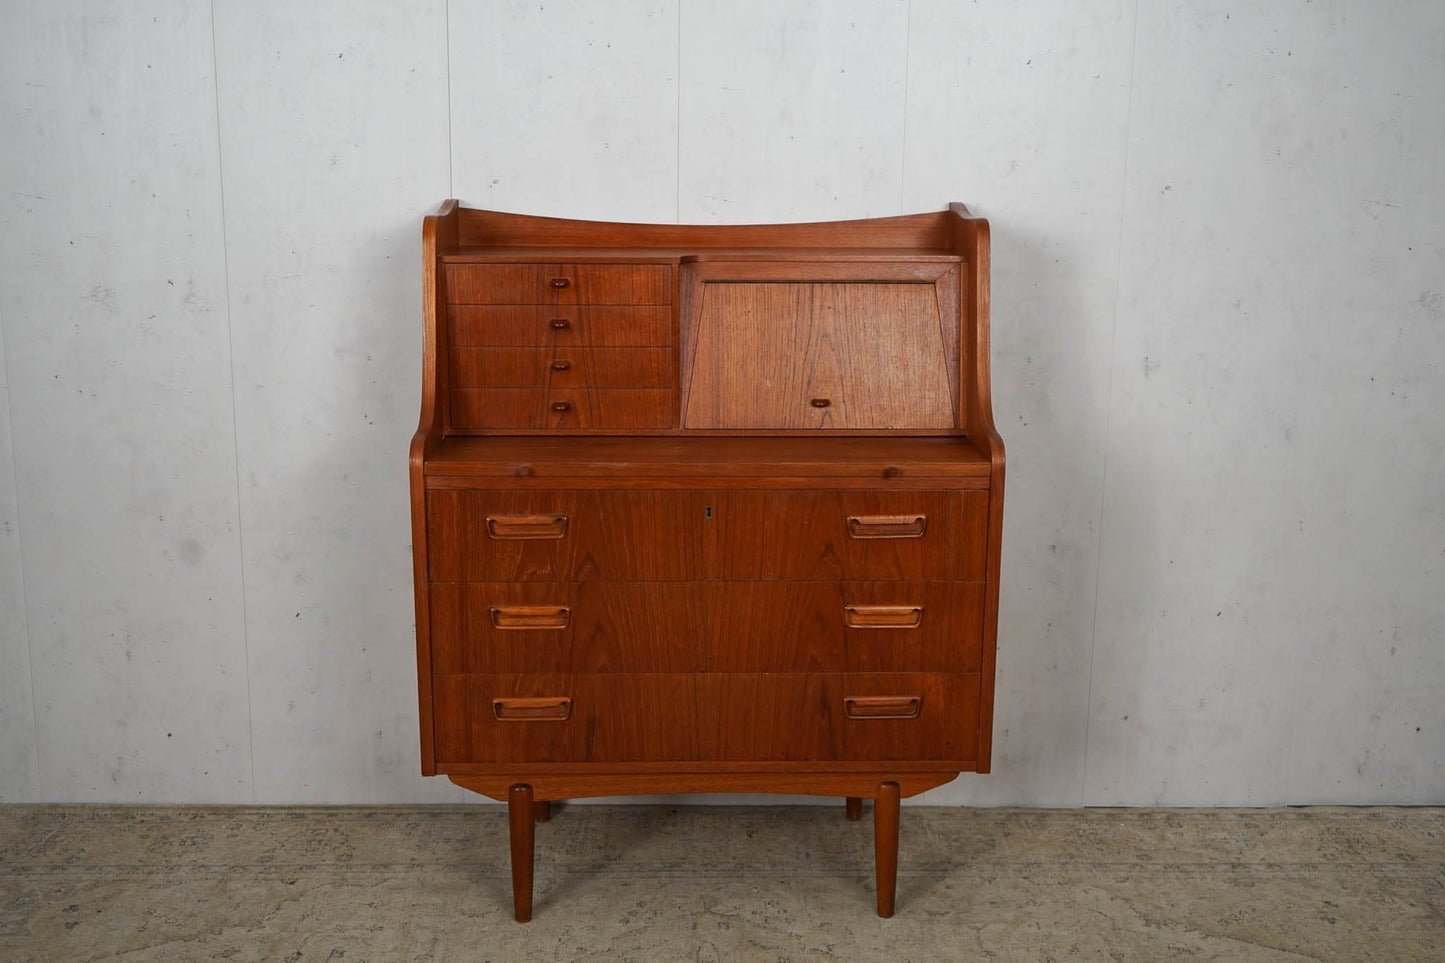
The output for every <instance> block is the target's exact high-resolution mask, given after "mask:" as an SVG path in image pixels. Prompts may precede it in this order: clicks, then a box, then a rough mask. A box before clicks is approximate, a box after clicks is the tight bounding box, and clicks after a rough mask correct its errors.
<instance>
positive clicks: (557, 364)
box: [552, 361, 572, 371]
mask: <svg viewBox="0 0 1445 963" xmlns="http://www.w3.org/2000/svg"><path fill="white" fill-rule="evenodd" d="M571 367H572V362H570V361H553V362H552V370H553V371H566V370H568V369H570V368H571Z"/></svg>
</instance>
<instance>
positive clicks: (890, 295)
mask: <svg viewBox="0 0 1445 963" xmlns="http://www.w3.org/2000/svg"><path fill="white" fill-rule="evenodd" d="M693 310H695V311H696V312H697V316H696V319H695V322H694V323H695V328H696V330H695V333H694V334H693V337H694V338H695V347H694V348H692V349H691V350H690V351H689V356H690V361H691V366H692V367H691V378H690V382H689V383H690V388H689V390H688V394H687V399H686V411H685V414H684V419H683V425H684V427H687V428H835V429H848V428H939V429H949V428H952V427H954V422H955V419H954V409H955V405H954V400H953V388H952V385H951V383H950V376H949V372H950V369H955V370H956V369H957V364H958V362H957V354H956V348H954V350H953V353H952V354H950V350H949V349H950V347H951V346H950V345H947V344H945V342H944V339H943V337H942V334H941V325H942V323H943V321H942V319H940V316H939V309H938V299H937V296H936V295H935V288H934V285H933V284H919V283H915V284H882V283H871V284H870V283H856V284H855V283H826V284H820V283H786V282H768V283H752V282H710V283H707V284H705V285H704V286H703V289H702V293H701V304H700V305H697V306H694V308H693Z"/></svg>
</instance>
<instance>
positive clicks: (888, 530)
mask: <svg viewBox="0 0 1445 963" xmlns="http://www.w3.org/2000/svg"><path fill="white" fill-rule="evenodd" d="M927 530H928V516H927V515H849V516H848V537H849V538H922V537H923V533H924V532H926V531H927Z"/></svg>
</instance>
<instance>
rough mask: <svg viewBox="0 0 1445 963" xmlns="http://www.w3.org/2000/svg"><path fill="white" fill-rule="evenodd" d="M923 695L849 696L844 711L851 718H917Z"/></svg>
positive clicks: (845, 701)
mask: <svg viewBox="0 0 1445 963" xmlns="http://www.w3.org/2000/svg"><path fill="white" fill-rule="evenodd" d="M922 709H923V697H922V696H849V697H848V698H846V699H844V700H843V711H844V712H846V713H847V714H848V718H849V719H917V718H918V713H919V712H920V711H921V710H922Z"/></svg>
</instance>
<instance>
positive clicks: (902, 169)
mask: <svg viewBox="0 0 1445 963" xmlns="http://www.w3.org/2000/svg"><path fill="white" fill-rule="evenodd" d="M904 16H906V17H907V18H908V19H907V20H906V21H905V23H904V24H903V134H902V136H900V137H899V138H898V210H897V213H899V214H903V213H905V212H904V210H903V197H904V194H903V180H904V178H905V176H906V175H907V173H908V64H909V59H910V57H911V56H912V54H913V0H908V9H907V11H906V12H905V14H904ZM944 203H948V202H947V201H945V202H944Z"/></svg>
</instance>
